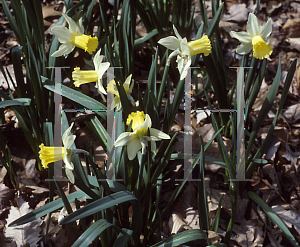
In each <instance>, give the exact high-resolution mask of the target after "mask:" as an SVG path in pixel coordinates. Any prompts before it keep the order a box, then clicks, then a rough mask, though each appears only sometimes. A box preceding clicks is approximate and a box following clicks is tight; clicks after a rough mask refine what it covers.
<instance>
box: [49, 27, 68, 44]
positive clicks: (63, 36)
mask: <svg viewBox="0 0 300 247" xmlns="http://www.w3.org/2000/svg"><path fill="white" fill-rule="evenodd" d="M51 31H52V33H53V34H54V35H55V36H56V37H57V38H58V40H59V42H60V43H66V42H71V39H72V34H71V33H70V31H69V29H68V28H66V27H64V26H54V27H52V28H51Z"/></svg>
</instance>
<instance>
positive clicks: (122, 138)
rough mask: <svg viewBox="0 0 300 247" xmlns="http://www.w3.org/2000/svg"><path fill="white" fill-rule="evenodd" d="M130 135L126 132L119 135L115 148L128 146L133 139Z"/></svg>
mask: <svg viewBox="0 0 300 247" xmlns="http://www.w3.org/2000/svg"><path fill="white" fill-rule="evenodd" d="M130 134H131V132H124V133H122V134H121V135H119V137H118V139H117V140H116V142H115V144H114V146H115V147H120V146H126V145H127V143H128V142H129V141H130V140H131V139H132V138H133V137H132V136H131V135H130Z"/></svg>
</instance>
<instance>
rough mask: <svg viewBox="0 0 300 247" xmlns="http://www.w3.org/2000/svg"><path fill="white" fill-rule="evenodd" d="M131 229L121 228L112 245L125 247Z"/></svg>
mask: <svg viewBox="0 0 300 247" xmlns="http://www.w3.org/2000/svg"><path fill="white" fill-rule="evenodd" d="M131 234H132V230H129V229H126V228H122V230H121V232H120V233H119V235H118V237H117V239H116V241H115V243H114V246H113V247H125V246H126V245H127V243H128V241H129V239H130V236H131Z"/></svg>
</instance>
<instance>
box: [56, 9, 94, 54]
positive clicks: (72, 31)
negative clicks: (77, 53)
mask: <svg viewBox="0 0 300 247" xmlns="http://www.w3.org/2000/svg"><path fill="white" fill-rule="evenodd" d="M63 16H64V17H65V19H66V20H67V22H68V24H69V29H68V28H66V27H64V26H54V27H52V28H51V31H52V33H53V34H54V35H55V36H56V37H57V39H58V40H59V42H60V43H62V45H61V46H60V47H59V49H58V50H57V51H56V52H54V53H53V54H52V55H51V56H52V57H59V56H66V55H68V54H69V53H71V52H72V51H73V50H74V48H75V46H76V47H79V48H81V49H83V50H84V51H86V52H88V53H89V54H92V53H93V52H94V51H95V50H96V48H97V46H98V38H97V37H91V35H89V36H88V35H85V34H83V33H84V28H83V25H82V19H80V20H79V24H78V25H77V24H76V22H75V21H74V20H73V19H72V18H70V17H69V16H67V15H66V14H63Z"/></svg>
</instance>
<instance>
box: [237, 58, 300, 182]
mask: <svg viewBox="0 0 300 247" xmlns="http://www.w3.org/2000/svg"><path fill="white" fill-rule="evenodd" d="M296 66H297V59H294V61H293V62H292V64H291V67H290V69H289V71H288V74H287V77H286V79H285V82H284V87H283V90H282V94H281V99H280V102H279V106H278V109H277V112H276V115H275V117H274V119H273V121H272V125H271V127H270V129H269V131H268V135H267V137H266V139H265V140H264V142H263V143H262V145H261V147H260V148H259V150H258V151H257V152H256V154H255V155H254V157H253V159H259V158H261V157H262V155H263V153H264V152H265V150H266V148H267V147H268V146H269V143H270V139H271V137H272V134H273V131H274V128H275V125H276V121H277V118H278V116H279V114H280V113H281V110H282V108H283V105H284V103H285V100H286V98H287V95H288V92H289V88H290V86H291V83H292V79H293V76H294V73H295V71H296ZM255 167H256V163H254V162H251V163H250V164H249V166H248V167H247V170H246V178H250V177H251V176H252V173H253V171H254V169H255ZM243 185H245V183H243Z"/></svg>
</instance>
